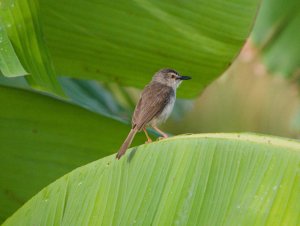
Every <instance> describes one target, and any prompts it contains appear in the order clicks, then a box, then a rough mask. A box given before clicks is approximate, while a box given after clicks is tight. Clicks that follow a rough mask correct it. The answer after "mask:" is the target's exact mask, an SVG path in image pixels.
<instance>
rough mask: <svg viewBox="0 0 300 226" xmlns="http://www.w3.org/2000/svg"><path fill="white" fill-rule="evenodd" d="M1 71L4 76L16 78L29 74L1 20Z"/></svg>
mask: <svg viewBox="0 0 300 226" xmlns="http://www.w3.org/2000/svg"><path fill="white" fill-rule="evenodd" d="M0 71H1V72H2V74H3V75H4V76H7V77H16V76H22V75H25V74H27V72H26V71H25V69H24V68H23V66H22V64H21V63H20V61H19V59H18V57H17V55H16V53H15V51H14V48H13V46H12V44H11V42H10V40H9V38H8V36H7V33H6V28H5V26H3V24H2V22H1V20H0Z"/></svg>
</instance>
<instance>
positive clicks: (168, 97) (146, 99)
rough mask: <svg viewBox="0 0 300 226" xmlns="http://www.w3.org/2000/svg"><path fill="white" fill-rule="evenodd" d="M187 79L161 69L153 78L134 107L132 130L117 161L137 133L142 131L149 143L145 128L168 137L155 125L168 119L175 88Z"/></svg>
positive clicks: (171, 71) (174, 72)
mask: <svg viewBox="0 0 300 226" xmlns="http://www.w3.org/2000/svg"><path fill="white" fill-rule="evenodd" d="M187 79H190V77H188V76H180V75H179V74H178V73H177V72H176V71H174V70H172V69H162V70H160V71H158V72H157V73H156V74H155V75H154V76H153V79H152V81H151V82H150V83H149V84H148V85H147V86H146V87H145V88H144V90H143V92H142V94H141V97H140V99H139V101H138V103H137V105H136V107H135V110H134V113H133V117H132V128H131V130H130V132H129V134H128V136H127V138H126V140H125V141H124V143H123V145H122V146H121V148H120V150H119V152H118V154H117V156H116V158H117V159H120V158H121V156H122V155H124V154H125V152H126V150H127V148H128V147H129V146H130V144H131V142H132V140H133V138H134V136H135V134H136V133H137V132H138V131H141V130H144V132H145V134H146V136H147V138H148V142H151V139H150V137H149V136H148V134H147V132H146V129H145V127H146V126H152V127H153V129H155V130H156V131H157V132H159V133H160V134H161V135H162V136H163V137H164V138H167V137H168V136H167V134H165V133H164V132H162V131H161V130H159V129H158V128H157V125H158V124H159V123H161V122H163V121H165V120H166V119H167V118H168V117H169V115H170V113H171V112H172V109H173V106H174V103H175V98H176V88H177V87H178V86H179V84H180V83H181V81H182V80H187Z"/></svg>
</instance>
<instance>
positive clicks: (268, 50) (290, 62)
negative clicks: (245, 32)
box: [252, 0, 300, 78]
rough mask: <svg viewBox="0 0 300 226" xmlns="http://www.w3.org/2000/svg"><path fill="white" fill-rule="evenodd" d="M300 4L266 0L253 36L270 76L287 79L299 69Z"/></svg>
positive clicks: (283, 0) (294, 1) (292, 1)
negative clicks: (270, 73) (275, 75)
mask: <svg viewBox="0 0 300 226" xmlns="http://www.w3.org/2000/svg"><path fill="white" fill-rule="evenodd" d="M299 7H300V1H299V0H264V1H262V6H261V9H260V12H259V14H258V18H257V21H256V24H255V27H254V30H253V33H252V39H253V41H254V43H255V44H256V45H257V46H258V47H259V48H261V50H262V53H263V58H264V61H265V63H266V65H267V67H268V68H269V70H270V71H271V72H273V73H274V74H278V75H281V76H285V77H287V78H290V77H292V76H293V75H294V74H295V73H297V70H299V69H300V41H299V40H300V30H299V27H300V11H299Z"/></svg>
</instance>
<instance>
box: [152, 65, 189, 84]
mask: <svg viewBox="0 0 300 226" xmlns="http://www.w3.org/2000/svg"><path fill="white" fill-rule="evenodd" d="M188 79H191V77H189V76H182V75H179V73H178V72H177V71H175V70H173V69H169V68H167V69H161V70H159V71H158V72H156V73H155V74H154V76H153V79H152V81H154V82H159V83H162V84H164V85H166V86H170V87H172V88H174V89H176V88H177V87H178V86H179V85H180V83H181V82H182V80H188Z"/></svg>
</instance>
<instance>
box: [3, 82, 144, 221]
mask: <svg viewBox="0 0 300 226" xmlns="http://www.w3.org/2000/svg"><path fill="white" fill-rule="evenodd" d="M0 93H1V95H0V106H1V111H0V141H1V142H0V150H1V151H0V166H1V170H0V181H1V183H0V189H1V190H0V200H1V202H0V222H2V221H3V220H4V219H6V218H7V217H8V216H9V215H11V214H12V213H13V212H14V211H15V210H16V209H17V208H19V207H20V206H21V205H22V204H23V203H24V202H25V201H27V200H28V199H29V198H30V197H32V196H33V195H34V194H36V193H37V192H38V191H39V190H40V189H42V188H43V187H44V186H46V185H48V184H49V183H51V182H52V181H54V180H55V179H57V178H58V177H60V176H62V175H64V174H66V173H67V172H69V171H70V170H72V169H74V168H76V167H78V166H81V165H83V164H87V163H88V162H91V161H93V160H96V159H99V158H102V157H104V156H107V155H110V154H112V153H115V152H117V151H118V148H119V147H120V146H121V144H122V142H123V140H124V139H125V137H126V136H127V133H128V132H129V130H130V126H129V125H125V124H122V123H120V122H117V121H115V120H112V119H109V118H106V117H103V116H99V115H97V114H95V113H91V112H89V111H87V110H84V109H82V108H80V107H77V106H75V105H71V104H68V103H65V102H62V101H60V100H57V99H53V98H50V97H47V96H43V95H40V94H37V93H33V92H29V91H24V90H20V89H14V88H6V87H1V86H0ZM144 141H145V137H144V135H143V134H139V135H138V136H137V137H136V139H135V144H141V143H144Z"/></svg>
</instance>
